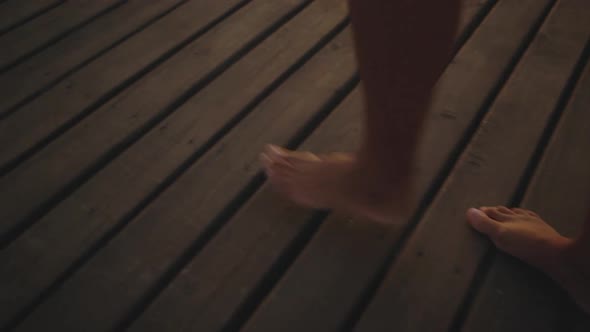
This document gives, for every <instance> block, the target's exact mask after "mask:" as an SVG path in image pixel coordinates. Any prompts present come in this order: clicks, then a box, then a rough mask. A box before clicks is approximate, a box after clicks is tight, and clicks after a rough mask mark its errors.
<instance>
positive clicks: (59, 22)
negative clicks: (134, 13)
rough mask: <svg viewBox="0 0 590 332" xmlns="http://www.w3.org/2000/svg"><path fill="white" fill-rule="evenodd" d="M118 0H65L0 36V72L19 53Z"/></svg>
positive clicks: (89, 17)
mask: <svg viewBox="0 0 590 332" xmlns="http://www.w3.org/2000/svg"><path fill="white" fill-rule="evenodd" d="M121 3H122V1H121V0H101V1H94V0H76V1H70V2H65V3H64V4H62V5H60V6H59V7H57V8H55V9H54V10H50V11H49V12H47V13H45V14H44V15H41V16H39V17H37V18H36V19H34V20H32V21H31V22H28V23H27V24H24V25H21V26H19V27H17V28H15V29H13V30H11V31H9V32H8V33H6V34H4V35H2V36H0V45H4V46H3V48H2V52H1V53H0V72H1V71H4V70H5V69H6V68H8V67H9V66H10V65H11V64H12V63H14V62H15V61H17V60H18V59H19V58H21V57H22V56H26V55H27V54H30V53H31V52H34V51H35V50H37V49H39V48H41V47H43V46H44V45H46V44H48V43H51V41H52V40H56V39H57V38H59V37H60V36H61V35H62V34H64V33H67V32H68V31H69V30H71V29H73V28H75V27H76V26H78V25H80V24H82V23H84V22H85V21H87V20H89V19H91V18H93V17H94V16H96V15H99V14H100V13H101V12H103V11H105V10H107V9H108V8H111V7H112V6H116V5H118V4H121Z"/></svg>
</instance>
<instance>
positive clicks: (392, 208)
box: [261, 0, 459, 221]
mask: <svg viewBox="0 0 590 332" xmlns="http://www.w3.org/2000/svg"><path fill="white" fill-rule="evenodd" d="M349 5H350V14H351V19H352V26H353V31H354V39H355V42H356V51H357V56H358V61H359V70H360V76H361V79H362V83H363V88H364V95H365V122H364V123H365V130H364V137H363V144H362V147H361V149H360V150H359V151H358V152H357V153H353V154H330V155H320V156H318V155H314V154H311V153H307V152H305V153H302V152H291V151H287V150H284V149H281V148H278V147H272V146H270V147H268V148H267V150H266V151H265V152H264V153H263V154H262V155H261V159H262V162H263V164H264V166H265V169H266V171H267V175H268V176H269V179H270V181H271V182H272V183H273V184H274V185H275V187H276V188H277V189H278V190H280V191H282V192H283V193H285V194H286V195H287V196H288V197H289V198H291V199H292V200H294V201H295V202H297V203H300V204H302V205H305V206H309V207H314V208H335V209H337V210H346V211H347V212H351V213H354V214H358V215H361V216H364V217H369V218H371V219H374V220H379V221H388V220H389V219H390V218H391V216H392V214H393V213H395V212H398V211H399V209H400V208H402V207H403V206H404V205H405V200H406V197H407V196H408V190H409V178H410V175H411V168H412V163H413V159H414V150H415V148H416V144H417V141H418V139H419V136H420V131H421V127H422V122H423V119H424V115H425V112H426V110H427V108H428V104H429V100H430V96H431V94H432V89H433V86H434V84H435V82H436V80H437V78H438V77H439V75H440V73H441V72H442V70H443V69H444V66H445V64H446V63H447V61H448V60H449V55H450V51H451V49H452V44H453V37H454V33H455V29H456V26H457V23H458V18H459V1H458V0H451V1H439V0H422V1H412V0H349Z"/></svg>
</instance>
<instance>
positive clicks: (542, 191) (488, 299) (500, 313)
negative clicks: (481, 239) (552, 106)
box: [462, 66, 590, 332]
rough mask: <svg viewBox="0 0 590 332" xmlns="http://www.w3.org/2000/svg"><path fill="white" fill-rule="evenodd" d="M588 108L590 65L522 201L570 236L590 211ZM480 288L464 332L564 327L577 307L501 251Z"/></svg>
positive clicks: (589, 114) (528, 269) (578, 229)
mask: <svg viewBox="0 0 590 332" xmlns="http://www.w3.org/2000/svg"><path fill="white" fill-rule="evenodd" d="M589 106H590V66H587V68H586V70H585V74H584V76H583V77H582V78H581V81H580V82H579V83H578V86H577V87H576V90H575V92H574V95H573V96H572V98H571V100H570V102H569V105H568V109H566V110H565V112H564V114H563V116H562V118H561V120H560V122H559V125H558V127H557V129H556V131H555V134H554V135H553V137H552V139H551V142H550V144H549V146H548V147H547V150H546V152H545V154H544V157H543V160H542V162H541V163H540V165H539V166H538V169H537V171H536V173H535V177H534V179H533V181H532V183H531V185H530V186H529V188H528V189H527V193H526V196H525V198H524V200H523V202H522V206H524V207H525V208H528V209H531V210H534V211H536V212H537V213H539V214H540V215H541V216H542V217H543V219H545V220H547V221H548V222H549V223H550V224H551V225H552V226H553V227H555V229H557V230H558V231H559V232H560V233H562V234H564V235H567V236H570V237H573V236H575V235H576V234H578V232H579V231H580V229H581V228H582V225H583V224H584V222H585V221H586V220H587V218H588V212H589V211H588V202H590V172H588V170H589V169H590V157H589V156H588V154H587V153H586V152H585V151H586V149H585V147H587V146H589V145H590V113H589V112H587V109H588V107H589ZM572 197H575V199H572ZM480 289H481V290H480V291H479V293H478V295H477V297H476V299H475V302H474V304H473V306H472V308H471V309H470V312H469V315H468V316H467V319H466V322H465V325H464V326H463V328H462V330H463V331H478V332H479V331H482V332H485V331H503V332H510V331H524V330H531V331H538V332H543V331H562V330H563V327H564V325H565V324H566V323H567V320H569V319H571V314H570V313H571V312H572V311H574V310H573V308H572V306H571V303H568V301H566V296H565V294H564V293H562V292H561V291H560V290H559V288H558V287H557V285H555V284H553V283H552V282H551V281H549V280H548V278H545V277H543V276H542V274H541V273H540V272H539V271H536V270H533V269H532V268H529V267H527V266H525V265H524V264H523V263H521V262H519V261H517V260H516V259H512V258H509V257H507V256H506V255H503V254H499V255H496V256H495V258H494V260H493V262H492V264H491V267H490V270H489V273H488V274H487V276H486V278H485V280H484V282H483V284H482V286H481V288H480ZM522 308H526V310H522Z"/></svg>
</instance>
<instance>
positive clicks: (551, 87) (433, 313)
mask: <svg viewBox="0 0 590 332" xmlns="http://www.w3.org/2000/svg"><path fill="white" fill-rule="evenodd" d="M588 10H590V7H588V6H587V5H586V3H585V2H584V1H580V0H571V1H560V2H558V3H557V5H556V7H555V8H554V9H553V10H552V12H551V13H550V15H549V16H548V18H547V19H546V21H545V23H544V24H543V26H542V28H541V30H540V31H539V33H538V34H537V35H536V38H535V39H534V40H533V42H532V44H531V45H530V47H529V48H528V50H527V52H526V53H525V55H524V56H523V58H522V59H521V61H520V63H519V65H518V67H517V68H516V69H515V71H514V72H513V73H512V75H511V76H510V79H509V80H508V82H507V83H506V85H505V86H504V87H503V89H502V91H501V92H500V94H499V96H498V97H497V99H496V100H495V101H494V104H493V105H492V106H491V108H490V111H489V113H488V114H487V115H486V117H485V118H484V120H483V121H482V123H481V125H480V128H479V129H478V131H477V133H476V134H475V136H474V138H473V139H472V140H471V142H470V143H469V145H468V147H467V149H466V150H465V151H464V153H463V155H462V157H461V159H460V160H459V162H458V163H457V165H456V166H455V168H454V169H453V172H452V173H451V175H450V176H449V178H448V179H447V180H446V183H445V185H444V187H443V188H442V189H441V191H440V192H439V193H438V195H437V197H436V199H435V200H434V202H433V203H432V205H431V206H430V208H429V209H428V211H427V212H426V214H425V215H424V217H423V218H422V220H421V222H420V224H419V225H418V227H417V228H416V230H415V232H414V233H413V234H412V236H411V237H410V238H409V240H408V242H407V243H406V245H405V246H404V247H403V249H402V251H401V252H400V254H399V256H398V257H397V259H396V261H395V262H394V264H393V265H392V266H391V267H390V268H389V270H388V272H387V274H386V277H385V279H384V280H383V282H382V283H381V287H380V289H379V290H378V292H377V294H376V295H375V297H374V298H373V299H372V302H371V303H370V305H369V306H368V308H367V310H366V311H365V312H364V314H363V316H362V318H361V320H360V321H359V323H358V325H357V326H356V328H355V331H385V330H387V331H389V330H396V331H424V330H446V329H448V328H449V327H450V326H451V324H452V323H453V319H454V317H455V314H456V312H457V311H458V309H459V306H460V305H461V304H462V301H463V298H464V297H465V295H466V293H467V291H468V289H469V285H470V281H471V280H473V278H474V275H475V272H476V270H477V267H478V265H479V264H480V262H481V260H482V258H483V256H484V255H485V253H486V252H487V251H488V250H489V249H490V248H489V242H488V241H487V239H484V238H483V237H481V236H479V235H476V234H475V232H474V231H473V230H472V229H471V228H470V227H469V226H468V225H467V223H466V221H465V216H464V214H465V210H466V209H467V208H469V207H473V206H482V205H497V204H506V203H508V201H509V200H510V198H511V196H512V194H513V193H514V191H515V190H516V187H517V186H518V184H519V180H520V177H521V176H522V174H523V173H524V171H525V170H526V167H527V163H528V161H529V159H530V158H531V157H532V155H533V153H534V152H535V148H536V144H537V143H538V140H539V139H540V137H541V135H542V134H543V129H544V128H545V125H546V124H547V121H548V120H549V118H550V116H551V114H552V112H553V111H554V108H555V106H556V104H557V102H558V100H559V97H560V94H561V91H562V89H563V87H564V86H565V84H566V82H567V80H568V78H569V76H570V75H571V73H572V70H573V69H574V67H575V65H576V62H577V61H578V58H579V57H580V55H581V53H582V50H583V48H584V45H585V43H586V41H587V40H588V36H589V35H588V32H589V31H590V30H589V28H590V22H588V21H585V20H583V19H582V17H585V16H586V15H588V14H589V13H588ZM525 123H526V126H524V125H523V124H525ZM507 161H509V162H507ZM410 304H411V305H410ZM392 312H395V313H396V314H395V315H392V314H391V313H392Z"/></svg>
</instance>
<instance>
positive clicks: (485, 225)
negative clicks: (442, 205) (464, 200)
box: [467, 208, 502, 236]
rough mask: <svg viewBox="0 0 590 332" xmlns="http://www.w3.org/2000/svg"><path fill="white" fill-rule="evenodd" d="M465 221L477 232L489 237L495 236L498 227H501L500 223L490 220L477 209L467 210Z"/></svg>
mask: <svg viewBox="0 0 590 332" xmlns="http://www.w3.org/2000/svg"><path fill="white" fill-rule="evenodd" d="M467 220H468V221H469V223H470V224H471V226H473V228H475V229H476V230H477V231H479V232H480V233H483V234H486V235H489V236H494V235H495V234H497V233H498V231H499V229H500V227H502V224H501V223H500V222H498V221H497V220H494V219H492V218H490V217H489V216H488V215H487V214H486V213H484V212H483V211H481V210H479V209H474V208H471V209H469V210H467Z"/></svg>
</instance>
